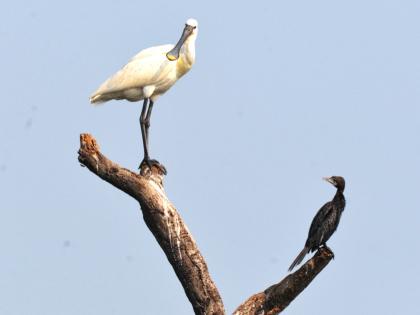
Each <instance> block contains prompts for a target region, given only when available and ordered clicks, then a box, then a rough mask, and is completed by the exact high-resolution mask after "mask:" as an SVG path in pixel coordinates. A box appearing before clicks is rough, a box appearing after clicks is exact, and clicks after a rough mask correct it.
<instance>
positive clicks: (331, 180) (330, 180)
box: [322, 176, 336, 185]
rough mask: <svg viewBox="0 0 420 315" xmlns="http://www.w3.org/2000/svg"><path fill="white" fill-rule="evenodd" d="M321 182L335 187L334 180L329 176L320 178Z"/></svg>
mask: <svg viewBox="0 0 420 315" xmlns="http://www.w3.org/2000/svg"><path fill="white" fill-rule="evenodd" d="M322 179H323V180H325V181H327V182H329V183H330V184H331V185H335V184H336V183H335V181H334V179H333V178H332V177H331V176H330V177H322Z"/></svg>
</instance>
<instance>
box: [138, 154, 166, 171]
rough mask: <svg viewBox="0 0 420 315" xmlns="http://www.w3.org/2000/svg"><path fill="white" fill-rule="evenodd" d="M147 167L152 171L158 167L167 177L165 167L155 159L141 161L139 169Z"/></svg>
mask: <svg viewBox="0 0 420 315" xmlns="http://www.w3.org/2000/svg"><path fill="white" fill-rule="evenodd" d="M145 166H146V167H148V168H149V169H150V170H152V167H156V168H157V169H159V171H160V172H161V173H162V174H164V175H166V174H167V173H168V172H167V171H166V168H165V166H163V164H160V163H159V161H157V160H154V159H146V158H144V159H143V161H141V163H140V165H139V169H142V168H143V167H145Z"/></svg>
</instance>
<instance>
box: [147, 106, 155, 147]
mask: <svg viewBox="0 0 420 315" xmlns="http://www.w3.org/2000/svg"><path fill="white" fill-rule="evenodd" d="M153 104H154V103H153V101H152V100H149V108H148V109H147V114H146V119H145V127H146V146H147V148H149V128H150V116H152V109H153Z"/></svg>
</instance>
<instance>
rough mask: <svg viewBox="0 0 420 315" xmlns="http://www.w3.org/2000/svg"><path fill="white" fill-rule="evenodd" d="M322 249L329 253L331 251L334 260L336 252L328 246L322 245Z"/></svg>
mask: <svg viewBox="0 0 420 315" xmlns="http://www.w3.org/2000/svg"><path fill="white" fill-rule="evenodd" d="M320 248H322V249H325V250H327V251H329V252H330V254H331V256H332V259H334V257H335V256H334V252H333V251H332V250H331V248H329V247H328V246H327V245H326V244H322V245H321V247H320Z"/></svg>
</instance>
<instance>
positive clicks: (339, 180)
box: [323, 176, 346, 192]
mask: <svg viewBox="0 0 420 315" xmlns="http://www.w3.org/2000/svg"><path fill="white" fill-rule="evenodd" d="M323 179H324V180H326V181H327V182H329V183H330V184H331V185H333V186H334V187H335V188H337V189H338V190H340V191H341V192H343V191H344V187H345V186H346V182H345V180H344V178H343V177H341V176H330V177H323Z"/></svg>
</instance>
